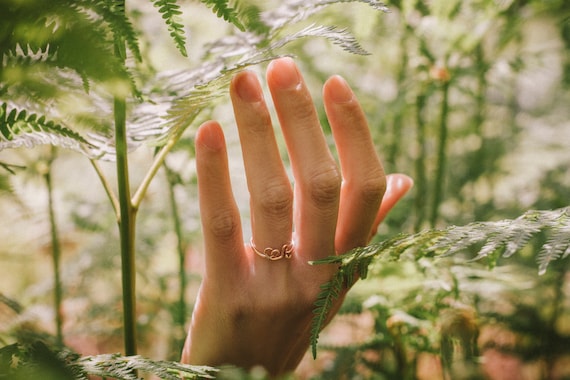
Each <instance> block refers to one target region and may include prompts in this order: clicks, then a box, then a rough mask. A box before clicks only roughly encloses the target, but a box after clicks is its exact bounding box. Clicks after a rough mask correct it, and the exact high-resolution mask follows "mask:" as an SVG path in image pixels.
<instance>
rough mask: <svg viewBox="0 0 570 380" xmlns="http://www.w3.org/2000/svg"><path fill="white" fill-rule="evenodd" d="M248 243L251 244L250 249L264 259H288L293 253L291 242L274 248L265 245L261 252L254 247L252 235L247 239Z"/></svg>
mask: <svg viewBox="0 0 570 380" xmlns="http://www.w3.org/2000/svg"><path fill="white" fill-rule="evenodd" d="M249 244H250V245H251V249H253V252H255V253H256V254H257V255H259V256H261V257H263V258H264V259H267V260H271V261H275V260H281V259H282V258H286V259H290V258H291V255H293V243H287V244H283V246H282V247H281V249H275V248H271V247H267V248H265V249H264V250H263V252H261V251H260V250H258V249H257V248H256V247H255V243H254V242H253V236H252V237H251V239H249Z"/></svg>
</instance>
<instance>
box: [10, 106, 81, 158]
mask: <svg viewBox="0 0 570 380" xmlns="http://www.w3.org/2000/svg"><path fill="white" fill-rule="evenodd" d="M45 144H49V145H54V146H60V147H63V148H68V149H72V150H75V151H78V152H81V153H85V152H86V148H87V147H89V146H90V145H91V144H90V143H89V142H88V141H87V140H86V139H85V138H84V137H83V136H81V135H80V134H79V133H77V132H75V131H73V130H71V129H69V128H66V127H64V126H62V125H60V124H57V123H55V122H53V121H51V120H49V121H47V120H46V117H45V116H40V117H38V115H37V114H35V113H32V114H29V115H28V113H27V112H26V110H22V111H18V110H17V109H16V108H12V109H9V108H8V104H7V103H2V105H0V150H3V149H8V148H18V147H21V146H24V147H27V148H32V147H34V146H37V145H45Z"/></svg>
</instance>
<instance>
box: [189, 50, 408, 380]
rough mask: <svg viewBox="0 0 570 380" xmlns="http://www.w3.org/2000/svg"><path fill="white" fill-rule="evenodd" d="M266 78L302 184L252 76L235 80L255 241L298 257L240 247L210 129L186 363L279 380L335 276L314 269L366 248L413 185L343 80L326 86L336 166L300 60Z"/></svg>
mask: <svg viewBox="0 0 570 380" xmlns="http://www.w3.org/2000/svg"><path fill="white" fill-rule="evenodd" d="M267 83H268V86H269V89H270V91H271V95H272V97H273V102H274V104H275V109H276V111H277V115H278V118H279V121H280V124H281V128H282V130H283V135H284V138H285V142H286V145H287V150H288V153H289V158H290V161H291V166H292V170H293V177H294V179H295V185H294V189H293V188H292V186H291V183H290V181H289V178H288V176H287V174H286V171H285V168H284V166H283V162H282V160H281V158H280V154H279V151H278V148H277V144H276V141H275V137H274V134H273V129H272V125H271V120H270V115H269V112H268V110H267V107H266V104H265V101H264V99H263V93H262V90H261V87H260V84H259V82H258V80H257V78H256V76H255V75H254V74H253V73H251V72H242V73H240V74H238V75H236V77H235V78H234V79H233V81H232V83H231V86H230V93H231V99H232V103H233V107H234V114H235V118H236V122H237V126H238V130H239V136H240V141H241V145H242V151H243V159H244V164H245V170H246V176H247V185H248V189H249V192H250V195H251V204H250V207H251V215H252V218H251V219H252V234H253V239H252V242H253V243H254V244H255V246H256V247H257V249H258V250H259V251H263V250H264V248H265V247H273V248H275V249H280V248H281V247H282V246H283V245H284V244H288V243H290V242H292V243H293V246H294V251H293V252H292V256H291V258H290V259H287V258H282V259H280V260H275V261H271V260H268V259H267V258H264V257H260V255H258V254H256V253H255V252H254V250H253V249H252V246H251V245H250V244H249V243H247V244H244V236H242V229H241V222H240V214H239V211H238V208H237V206H236V204H235V200H234V198H233V195H232V189H231V185H230V179H229V174H228V162H227V156H226V147H225V142H224V137H223V134H222V130H221V128H220V126H219V124H217V123H216V122H212V121H211V122H207V123H205V124H203V125H202V126H201V127H200V129H199V130H198V132H197V134H196V162H197V171H198V188H199V196H200V209H201V215H202V227H203V234H204V244H205V250H206V256H205V273H204V277H203V281H202V284H201V287H200V290H199V293H198V298H197V301H196V305H195V309H194V313H193V315H192V322H191V325H190V330H189V332H188V337H187V340H186V344H185V346H184V351H183V354H182V360H183V362H186V363H191V364H199V365H221V364H233V365H237V366H240V367H243V368H251V367H253V366H255V365H261V366H263V367H265V369H266V370H267V371H268V372H269V373H270V374H271V375H273V376H277V375H280V374H284V373H286V372H289V371H292V370H294V369H295V368H296V366H297V365H298V363H299V362H300V360H301V359H302V357H303V355H304V353H305V352H306V350H307V348H308V346H309V337H310V325H311V319H312V316H313V313H312V311H313V308H314V302H315V300H316V298H317V295H318V293H319V291H320V285H321V284H323V283H325V282H327V281H328V280H330V278H331V277H332V276H333V274H334V273H335V271H336V270H337V268H336V267H335V266H330V265H315V266H313V265H310V264H309V263H308V262H309V261H311V260H318V259H322V258H325V257H328V256H331V255H335V254H342V253H345V252H347V251H348V250H350V249H352V248H355V247H358V246H363V245H366V243H367V242H368V240H369V238H370V236H371V234H373V233H374V232H375V231H376V228H377V227H378V224H379V223H380V222H381V221H382V219H383V218H384V216H385V215H386V214H387V212H388V211H389V210H390V209H391V208H392V207H393V206H394V204H395V203H396V202H397V201H398V200H399V199H400V198H401V197H402V196H403V195H404V194H405V193H406V192H407V191H408V190H409V188H410V187H411V186H412V181H411V179H410V178H408V177H406V176H404V175H394V176H388V178H386V176H385V175H384V171H383V168H382V165H381V163H380V160H379V159H378V156H377V155H376V152H375V148H374V145H373V142H372V139H371V136H370V133H369V130H368V124H367V122H366V119H365V116H364V113H363V111H362V109H361V107H360V105H359V103H358V101H357V100H356V98H355V96H354V94H353V92H352V91H351V90H350V88H349V87H348V85H347V84H346V82H345V81H344V80H343V79H342V78H340V77H339V76H333V77H332V78H330V79H329V80H328V81H327V82H326V83H325V85H324V88H323V100H324V104H325V110H326V113H327V117H328V120H329V122H330V125H331V128H332V131H333V136H334V140H335V143H336V148H337V151H338V156H339V161H340V170H339V168H338V166H337V164H336V162H335V160H334V158H333V156H332V154H331V152H330V151H329V149H328V147H327V143H326V140H325V136H324V135H323V132H322V130H321V127H320V124H319V121H318V117H317V114H316V111H315V108H314V105H313V102H312V100H311V96H310V94H309V92H308V90H307V87H306V86H305V84H304V81H303V78H302V77H301V75H300V73H299V71H298V69H297V67H296V66H295V63H294V62H293V60H292V59H290V58H282V59H278V60H275V61H273V62H271V64H270V65H269V67H268V69H267ZM343 298H344V297H340V299H338V300H337V305H336V308H335V310H333V311H335V312H336V310H337V309H338V307H339V306H340V304H341V302H342V299H343ZM333 314H334V313H331V316H330V318H332V315H333Z"/></svg>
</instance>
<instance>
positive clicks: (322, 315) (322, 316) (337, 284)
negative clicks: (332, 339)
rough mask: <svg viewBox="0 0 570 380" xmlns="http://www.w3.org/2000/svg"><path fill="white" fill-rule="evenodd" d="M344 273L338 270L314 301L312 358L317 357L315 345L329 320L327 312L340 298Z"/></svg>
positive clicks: (311, 340)
mask: <svg viewBox="0 0 570 380" xmlns="http://www.w3.org/2000/svg"><path fill="white" fill-rule="evenodd" d="M344 277H345V276H344V273H343V271H342V270H339V271H338V272H337V274H336V275H335V276H334V277H333V278H332V279H331V281H329V282H327V283H325V284H323V285H321V292H320V293H319V295H318V296H317V300H316V301H315V309H314V310H313V314H314V316H313V321H312V323H311V337H310V342H311V351H312V354H313V358H316V357H317V344H318V342H319V334H320V332H321V330H322V329H323V328H324V327H325V325H326V323H327V322H328V319H329V312H330V310H331V308H332V306H333V304H334V301H335V300H337V299H338V298H339V296H340V293H341V291H342V288H343V286H344Z"/></svg>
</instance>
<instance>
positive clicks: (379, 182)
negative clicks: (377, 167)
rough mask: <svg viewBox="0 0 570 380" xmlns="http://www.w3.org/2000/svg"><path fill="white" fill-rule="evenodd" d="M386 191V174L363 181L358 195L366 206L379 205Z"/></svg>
mask: <svg viewBox="0 0 570 380" xmlns="http://www.w3.org/2000/svg"><path fill="white" fill-rule="evenodd" d="M385 191H386V177H385V176H384V174H383V173H382V174H379V175H375V176H373V177H371V178H368V179H367V180H365V181H363V182H362V184H361V185H360V187H359V190H358V194H359V197H360V199H362V202H364V203H365V204H377V203H379V202H380V200H381V199H382V196H383V195H384V192H385Z"/></svg>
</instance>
